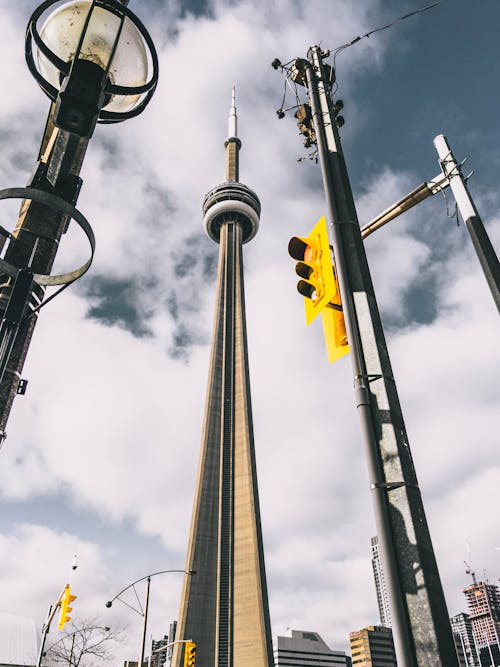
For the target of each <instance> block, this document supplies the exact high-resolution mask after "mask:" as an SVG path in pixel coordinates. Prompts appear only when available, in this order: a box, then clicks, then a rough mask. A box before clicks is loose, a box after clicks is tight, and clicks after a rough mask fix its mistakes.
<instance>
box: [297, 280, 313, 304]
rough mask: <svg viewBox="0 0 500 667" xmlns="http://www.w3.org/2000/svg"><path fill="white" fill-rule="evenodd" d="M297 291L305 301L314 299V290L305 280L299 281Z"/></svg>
mask: <svg viewBox="0 0 500 667" xmlns="http://www.w3.org/2000/svg"><path fill="white" fill-rule="evenodd" d="M297 291H298V293H299V294H302V296H304V297H305V298H306V299H313V300H314V299H315V298H316V290H315V289H314V285H312V284H311V283H308V282H306V281H305V280H299V282H298V283H297Z"/></svg>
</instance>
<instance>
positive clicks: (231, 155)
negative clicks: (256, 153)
mask: <svg viewBox="0 0 500 667" xmlns="http://www.w3.org/2000/svg"><path fill="white" fill-rule="evenodd" d="M224 145H225V147H226V181H232V182H233V183H237V182H238V180H239V176H240V174H239V172H240V160H239V153H240V148H241V141H240V140H239V138H238V113H237V111H236V86H233V90H232V95H231V109H230V110H229V122H228V128H227V139H226V143H225V144H224Z"/></svg>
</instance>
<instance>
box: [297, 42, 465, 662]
mask: <svg viewBox="0 0 500 667" xmlns="http://www.w3.org/2000/svg"><path fill="white" fill-rule="evenodd" d="M324 57H325V54H324V53H323V52H322V51H321V49H320V47H318V46H313V47H311V48H310V50H309V53H308V58H309V59H308V60H305V59H298V60H297V61H296V63H295V66H296V68H297V70H299V71H300V72H302V75H303V77H304V78H305V81H304V82H305V84H306V86H307V89H308V93H309V99H310V104H311V109H312V116H313V120H314V126H315V131H316V136H317V144H318V154H319V161H320V166H321V172H322V177H323V185H324V189H325V196H326V201H327V214H328V218H329V223H330V230H331V234H332V239H333V248H334V255H335V265H336V269H337V275H338V278H339V282H340V288H341V294H342V304H343V308H344V316H345V320H346V324H347V329H348V336H349V344H350V347H351V359H352V365H353V374H354V389H355V399H356V406H357V408H358V412H359V417H360V421H361V427H362V433H363V439H364V443H365V448H366V455H367V459H368V468H369V475H370V482H371V485H370V486H371V491H372V499H373V506H374V512H375V519H376V526H377V532H378V537H379V541H380V545H381V552H382V562H383V565H384V572H385V576H386V579H387V583H388V592H389V601H390V606H391V616H392V622H393V635H394V643H395V648H396V655H397V660H398V665H399V667H417V666H418V667H424V666H425V667H457V666H458V662H457V655H456V651H455V646H454V642H453V637H452V633H451V627H450V621H449V617H448V611H447V608H446V602H445V599H444V594H443V590H442V586H441V581H440V577H439V572H438V568H437V564H436V560H435V556H434V550H433V547H432V542H431V538H430V534H429V529H428V526H427V522H426V519H425V513H424V507H423V503H422V498H421V495H420V490H419V487H418V482H417V477H416V473H415V468H414V465H413V461H412V457H411V452H410V446H409V443H408V438H407V435H406V430H405V425H404V420H403V414H402V411H401V406H400V403H399V398H398V394H397V389H396V384H395V381H394V376H393V373H392V368H391V364H390V359H389V354H388V350H387V345H386V342H385V337H384V332H383V329H382V323H381V319H380V314H379V311H378V306H377V302H376V299H375V293H374V290H373V285H372V281H371V276H370V271H369V267H368V262H367V259H366V254H365V249H364V246H363V241H362V238H361V233H360V228H359V223H358V219H357V214H356V209H355V205H354V200H353V196H352V192H351V186H350V183H349V177H348V173H347V168H346V165H345V161H344V156H343V152H342V147H341V144H340V137H339V133H338V128H337V126H336V122H335V112H334V109H333V105H332V101H331V99H330V90H331V83H330V82H329V79H328V74H327V69H326V67H325V65H324V64H323V58H324Z"/></svg>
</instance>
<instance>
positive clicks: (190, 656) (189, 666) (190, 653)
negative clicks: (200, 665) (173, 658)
mask: <svg viewBox="0 0 500 667" xmlns="http://www.w3.org/2000/svg"><path fill="white" fill-rule="evenodd" d="M195 660H196V644H195V643H194V642H186V648H185V649H184V667H194V663H195Z"/></svg>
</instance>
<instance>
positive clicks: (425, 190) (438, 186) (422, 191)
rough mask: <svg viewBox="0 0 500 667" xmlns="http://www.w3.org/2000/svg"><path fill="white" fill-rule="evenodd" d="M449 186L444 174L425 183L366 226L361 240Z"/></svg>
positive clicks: (362, 230)
mask: <svg viewBox="0 0 500 667" xmlns="http://www.w3.org/2000/svg"><path fill="white" fill-rule="evenodd" d="M449 184H450V181H449V179H448V178H447V176H444V175H443V174H438V176H436V177H435V178H433V179H432V180H431V181H425V182H424V183H422V184H421V185H419V186H418V187H417V188H415V189H414V190H412V191H411V192H409V193H408V194H407V195H405V196H404V197H403V198H402V199H400V200H399V201H397V202H396V203H395V204H392V206H390V207H389V208H388V209H386V210H385V211H383V212H382V213H380V215H378V216H377V217H376V218H374V219H373V220H372V221H371V222H369V223H368V224H367V225H365V227H363V228H362V229H361V238H362V239H365V238H366V237H367V236H369V235H370V234H372V233H373V232H375V231H377V229H380V227H383V226H384V225H385V224H387V223H388V222H390V221H391V220H394V218H397V217H398V215H401V213H404V212H405V211H408V210H409V209H410V208H413V207H414V206H416V205H417V204H419V203H420V202H421V201H424V199H427V197H430V196H431V195H435V194H436V193H437V192H439V191H440V190H442V189H443V188H445V187H447V186H448V185H449Z"/></svg>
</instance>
